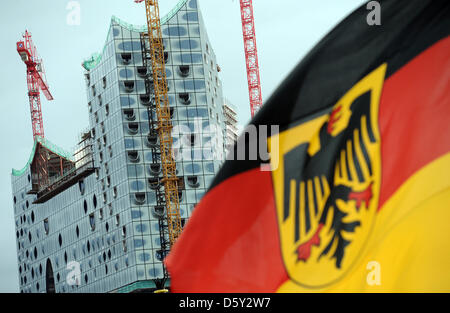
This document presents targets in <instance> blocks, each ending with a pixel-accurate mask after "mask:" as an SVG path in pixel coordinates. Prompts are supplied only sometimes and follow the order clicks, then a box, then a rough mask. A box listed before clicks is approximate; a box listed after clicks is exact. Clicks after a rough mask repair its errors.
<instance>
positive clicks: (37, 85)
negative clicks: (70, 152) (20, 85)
mask: <svg viewBox="0 0 450 313" xmlns="http://www.w3.org/2000/svg"><path fill="white" fill-rule="evenodd" d="M23 38H24V40H22V41H18V42H17V44H16V45H17V52H18V53H19V55H20V57H21V59H22V61H23V62H24V63H25V65H26V67H27V85H28V98H29V101H30V111H31V124H32V127H33V139H36V137H37V136H40V137H42V138H44V136H45V135H44V123H43V121H42V111H41V98H40V94H39V90H42V93H43V94H44V95H45V97H46V98H47V100H53V96H52V94H51V93H50V90H49V87H48V84H47V81H46V78H45V71H44V67H43V65H42V60H41V59H39V57H38V55H37V52H36V47H35V46H34V44H33V41H32V40H31V34H30V33H29V32H28V31H27V30H26V31H25V34H24V35H23Z"/></svg>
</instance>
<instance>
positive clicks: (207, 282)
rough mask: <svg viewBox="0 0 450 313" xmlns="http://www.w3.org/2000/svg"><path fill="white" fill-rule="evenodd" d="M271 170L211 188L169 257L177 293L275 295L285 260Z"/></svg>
mask: <svg viewBox="0 0 450 313" xmlns="http://www.w3.org/2000/svg"><path fill="white" fill-rule="evenodd" d="M280 251H281V250H280V243H279V235H278V225H277V219H276V209H275V202H274V196H273V188H272V177H271V172H261V171H260V170H259V168H257V169H253V170H250V171H247V172H243V173H241V174H238V175H235V176H233V177H231V178H229V179H227V180H225V181H224V182H222V183H221V184H219V185H218V186H216V187H214V188H213V189H212V190H210V191H209V192H208V193H207V194H206V195H205V196H204V198H203V199H202V201H201V202H200V203H199V204H198V206H197V207H196V209H195V211H194V213H193V214H192V217H191V219H190V221H189V222H188V223H187V225H186V227H185V229H184V231H183V233H182V235H181V237H180V238H179V239H178V241H177V243H176V244H175V245H174V247H173V249H172V252H171V253H170V254H169V256H168V257H167V266H168V269H169V272H170V274H171V276H172V280H171V287H172V290H173V291H174V292H274V291H275V290H276V289H277V288H278V287H279V286H280V285H281V284H282V283H283V282H285V281H286V280H287V279H288V277H287V274H286V271H285V269H284V265H283V262H282V258H281V252H280Z"/></svg>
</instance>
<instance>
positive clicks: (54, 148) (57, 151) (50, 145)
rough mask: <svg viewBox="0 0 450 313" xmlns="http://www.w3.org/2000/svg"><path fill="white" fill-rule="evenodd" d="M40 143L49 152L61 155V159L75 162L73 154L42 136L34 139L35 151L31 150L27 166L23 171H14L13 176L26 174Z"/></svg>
mask: <svg viewBox="0 0 450 313" xmlns="http://www.w3.org/2000/svg"><path fill="white" fill-rule="evenodd" d="M38 143H40V144H41V145H42V146H44V147H45V148H47V149H48V150H50V151H51V152H53V153H55V154H57V155H59V156H60V157H63V158H65V159H67V160H70V161H73V157H72V154H71V153H69V152H67V151H64V150H63V149H61V148H60V147H58V146H56V145H55V144H53V143H51V142H50V141H48V140H47V139H45V138H42V137H40V136H36V138H35V139H34V144H33V149H32V150H31V154H30V157H29V159H28V162H27V164H25V166H24V167H23V168H22V169H21V170H15V169H13V170H12V175H13V176H22V175H23V173H25V172H26V170H27V169H28V168H29V167H30V165H31V163H32V162H33V159H34V155H35V153H36V148H37V144H38Z"/></svg>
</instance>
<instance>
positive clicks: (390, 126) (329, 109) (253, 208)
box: [166, 0, 450, 292]
mask: <svg viewBox="0 0 450 313" xmlns="http://www.w3.org/2000/svg"><path fill="white" fill-rule="evenodd" d="M379 2H380V4H381V25H378V26H377V25H374V26H370V25H368V23H367V15H368V14H369V13H370V12H369V11H368V10H367V8H366V5H363V6H361V7H360V8H359V9H357V10H356V11H355V12H353V13H352V14H351V15H349V16H348V17H347V18H346V19H345V20H343V21H342V22H341V23H340V24H339V25H338V26H336V27H335V28H334V29H333V30H332V31H331V32H330V33H329V34H328V35H327V36H325V38H323V39H322V40H321V41H320V42H319V43H318V44H317V45H316V46H315V47H314V49H313V50H312V51H311V52H310V53H309V54H308V55H307V56H306V57H305V58H304V59H303V60H302V61H301V62H300V63H299V64H298V65H297V66H296V68H295V69H294V70H293V71H292V73H291V74H290V75H289V76H288V77H287V78H286V79H285V81H284V82H283V83H282V84H281V86H280V87H279V88H278V89H277V91H276V92H275V93H274V94H273V95H272V96H271V98H270V99H269V100H268V101H267V102H266V104H265V105H264V107H263V108H262V109H261V110H260V112H259V113H258V114H257V115H256V117H255V118H254V119H253V120H252V121H251V125H250V126H251V127H253V128H254V129H256V131H257V133H258V136H257V138H258V140H257V141H256V142H255V140H254V137H255V136H251V134H250V133H251V132H250V131H248V132H246V133H245V132H244V134H243V135H242V136H241V137H240V138H239V140H238V143H237V145H236V146H235V152H236V151H237V152H236V153H235V156H237V155H238V154H239V152H238V150H239V146H240V145H243V146H244V147H245V152H246V156H247V157H246V160H230V161H227V162H226V163H225V164H224V166H223V167H222V169H221V170H220V172H219V173H218V175H217V176H216V178H215V181H214V182H213V184H212V186H211V187H210V189H209V191H208V192H207V194H206V195H205V196H204V198H203V200H202V201H201V202H200V203H199V205H198V206H197V208H196V210H195V212H194V213H193V215H192V217H191V220H190V221H189V223H188V224H187V225H186V228H185V230H184V232H183V234H182V235H181V237H180V238H179V240H178V242H177V243H176V244H175V246H174V247H173V250H172V252H171V253H170V255H169V256H168V258H167V262H166V263H167V266H168V269H169V271H170V274H171V283H172V290H173V291H174V292H450V225H449V222H450V83H449V82H450V2H449V1H422V0H418V1H379ZM267 125H269V127H267ZM271 125H278V126H279V131H278V132H276V133H272V132H271V131H269V130H270V129H271V127H270V126H271ZM248 129H250V128H248ZM248 129H247V130H248ZM268 129H269V130H268ZM261 138H263V139H261ZM264 138H265V139H264ZM255 147H257V148H258V149H260V148H261V147H262V148H264V147H267V148H266V149H267V150H268V152H269V153H270V160H269V161H266V160H264V158H263V157H261V156H258V157H257V158H256V159H253V160H252V158H251V154H252V150H254V149H255Z"/></svg>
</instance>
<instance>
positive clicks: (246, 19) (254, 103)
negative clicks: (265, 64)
mask: <svg viewBox="0 0 450 313" xmlns="http://www.w3.org/2000/svg"><path fill="white" fill-rule="evenodd" d="M240 5H241V20H242V34H243V37H244V50H245V64H246V66H247V81H248V93H249V98H250V113H251V115H252V117H253V116H255V114H256V112H258V110H259V109H260V108H261V106H262V96H261V83H260V79H259V65H258V50H257V48H256V36H255V20H254V17H253V3H252V0H240Z"/></svg>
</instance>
